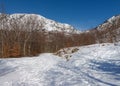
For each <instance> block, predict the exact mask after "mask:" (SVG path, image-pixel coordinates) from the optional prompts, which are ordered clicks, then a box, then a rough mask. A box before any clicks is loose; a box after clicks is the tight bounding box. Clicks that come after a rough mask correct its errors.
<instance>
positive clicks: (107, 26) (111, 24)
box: [91, 15, 120, 43]
mask: <svg viewBox="0 0 120 86" xmlns="http://www.w3.org/2000/svg"><path fill="white" fill-rule="evenodd" d="M91 32H93V33H95V35H96V37H97V40H96V41H97V42H100V43H103V42H118V41H120V15H117V16H113V17H111V18H109V19H108V20H106V21H105V22H104V23H103V24H101V25H99V26H98V27H96V28H94V29H92V30H91Z"/></svg>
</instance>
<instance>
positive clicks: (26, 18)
mask: <svg viewBox="0 0 120 86" xmlns="http://www.w3.org/2000/svg"><path fill="white" fill-rule="evenodd" d="M5 22H6V23H7V24H8V26H9V27H10V23H11V22H13V23H14V22H15V23H16V22H18V23H17V24H19V26H20V27H21V26H25V25H27V26H29V24H31V27H33V28H35V29H42V30H44V31H58V32H61V31H62V32H67V33H71V32H75V33H79V32H80V31H77V30H76V29H75V28H74V27H73V26H71V25H69V24H65V23H59V22H56V21H53V20H50V19H47V18H45V17H43V16H41V15H37V14H11V15H7V19H6V21H5ZM5 22H4V23H5ZM27 28H28V27H27Z"/></svg>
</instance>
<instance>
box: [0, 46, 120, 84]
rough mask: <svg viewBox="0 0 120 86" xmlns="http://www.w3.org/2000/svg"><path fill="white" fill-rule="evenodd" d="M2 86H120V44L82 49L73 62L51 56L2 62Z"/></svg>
mask: <svg viewBox="0 0 120 86" xmlns="http://www.w3.org/2000/svg"><path fill="white" fill-rule="evenodd" d="M0 86H120V44H117V45H114V44H101V45H100V44H95V45H89V46H83V47H79V50H78V51H77V52H75V53H73V54H71V58H70V60H69V61H66V60H65V59H63V58H61V57H58V56H55V55H53V54H50V53H46V54H41V55H40V56H38V57H33V58H30V57H26V58H12V59H0Z"/></svg>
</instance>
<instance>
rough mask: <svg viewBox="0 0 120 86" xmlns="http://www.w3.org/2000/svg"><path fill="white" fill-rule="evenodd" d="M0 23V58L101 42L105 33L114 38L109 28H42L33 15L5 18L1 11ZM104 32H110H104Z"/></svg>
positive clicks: (36, 53)
mask: <svg viewBox="0 0 120 86" xmlns="http://www.w3.org/2000/svg"><path fill="white" fill-rule="evenodd" d="M21 17H22V16H21ZM6 22H7V23H6ZM0 25H1V26H0V57H1V58H7V57H23V56H35V55H38V54H40V53H45V52H50V53H53V52H56V51H58V50H59V49H61V48H66V47H73V46H83V45H89V44H95V43H103V42H104V41H103V39H104V38H105V37H104V36H109V37H108V38H107V40H108V39H109V41H110V42H113V38H115V37H114V35H112V32H113V30H111V29H109V30H108V31H107V30H106V31H99V30H97V29H93V30H91V31H89V32H83V33H80V34H75V33H69V34H68V33H67V34H66V32H57V31H50V32H46V31H45V30H43V24H42V23H41V24H38V23H37V22H36V18H34V19H33V18H32V17H29V19H27V20H25V21H24V22H22V21H21V20H20V19H12V20H8V18H7V15H5V14H1V16H0ZM114 27H115V26H114ZM106 33H108V34H110V35H106ZM107 42H108V41H107Z"/></svg>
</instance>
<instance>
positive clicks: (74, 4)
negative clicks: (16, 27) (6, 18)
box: [0, 0, 120, 30]
mask: <svg viewBox="0 0 120 86" xmlns="http://www.w3.org/2000/svg"><path fill="white" fill-rule="evenodd" d="M0 3H3V4H4V8H5V12H6V13H8V14H12V13H35V14H40V15H42V16H44V17H46V18H49V19H53V20H55V21H58V22H62V23H68V24H71V25H73V26H74V27H76V28H78V29H80V30H86V29H90V28H93V27H96V26H97V25H99V24H101V23H102V22H104V21H105V20H106V19H108V18H110V17H112V16H113V15H117V14H120V0H0Z"/></svg>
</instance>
